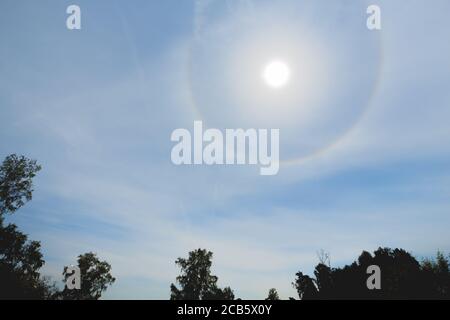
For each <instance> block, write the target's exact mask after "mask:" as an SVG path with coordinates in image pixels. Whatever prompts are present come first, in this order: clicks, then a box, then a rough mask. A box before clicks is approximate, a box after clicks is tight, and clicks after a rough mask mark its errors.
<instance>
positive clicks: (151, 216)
mask: <svg viewBox="0 0 450 320" xmlns="http://www.w3.org/2000/svg"><path fill="white" fill-rule="evenodd" d="M74 3H76V4H78V5H79V6H80V7H81V10H82V30H79V31H69V30H67V29H66V27H65V20H66V17H67V14H66V13H65V11H66V8H67V6H68V5H70V4H74ZM372 3H376V4H379V5H380V7H381V10H382V30H380V31H368V30H367V28H366V17H367V15H366V12H365V10H366V8H367V6H368V5H369V4H372ZM448 12H450V3H449V2H448V1H445V0H436V1H433V2H432V3H430V2H429V1H417V0H416V1H395V3H394V2H393V1H371V2H364V1H360V2H358V4H356V3H350V2H349V1H333V2H332V3H330V1H287V0H285V1H267V0H266V1H251V0H247V1H244V0H242V1H214V0H209V1H193V0H192V1H138V0H135V1H119V0H116V1H56V0H55V1H39V2H38V1H18V0H14V1H8V0H6V1H5V0H3V1H2V4H1V5H0V35H1V39H2V40H1V42H0V119H1V123H2V125H1V126H0V156H1V157H2V158H3V157H4V156H6V155H8V154H10V153H18V154H24V155H26V156H28V157H31V158H34V159H37V160H38V161H39V163H41V164H42V166H43V170H42V171H41V172H40V174H39V175H38V177H37V178H36V180H35V193H34V198H33V201H32V202H30V203H28V204H27V206H25V207H24V208H23V209H21V210H20V211H19V212H18V213H17V214H16V215H14V216H13V217H11V219H10V220H11V221H13V222H15V223H17V224H18V225H19V227H20V228H21V229H22V230H24V231H25V232H27V233H28V234H29V235H30V238H31V239H35V240H40V241H41V242H42V246H43V252H44V255H45V259H46V261H47V263H46V265H45V267H44V268H43V273H44V274H47V275H51V276H53V277H54V278H55V280H58V281H59V279H60V278H61V277H60V274H61V272H62V269H63V266H64V265H68V264H71V263H74V262H75V260H76V256H77V255H78V254H80V253H84V252H87V251H94V252H97V253H98V255H99V256H100V257H101V258H104V259H106V260H108V261H109V262H110V263H111V264H112V266H113V274H114V276H116V277H117V282H116V283H115V284H114V285H113V287H112V288H111V289H110V290H109V291H108V292H107V293H106V295H105V298H138V299H140V298H149V299H152V298H153V299H166V298H168V297H169V294H170V293H169V285H170V283H171V282H173V281H174V280H175V277H176V275H177V274H178V269H177V268H176V266H175V264H174V261H175V259H176V258H177V257H180V256H186V254H187V252H188V251H189V250H192V249H195V248H198V247H203V248H208V249H210V250H212V251H213V252H214V267H213V269H214V273H216V274H217V275H218V276H219V279H220V284H221V285H229V286H231V287H232V288H233V289H234V290H235V294H236V296H238V297H241V298H255V299H259V298H264V297H265V296H266V295H267V292H268V290H269V289H270V288H272V287H275V288H277V289H278V290H279V293H280V295H281V297H283V298H287V297H289V296H296V294H295V291H294V289H293V288H292V287H291V285H290V284H291V282H292V281H293V279H294V277H295V273H296V272H297V271H298V270H302V271H306V272H308V273H310V272H312V269H313V267H314V265H315V264H316V263H317V252H318V251H319V250H320V249H324V250H325V251H328V252H330V254H331V263H332V265H333V266H340V265H342V264H344V263H348V262H350V261H352V260H353V259H355V258H356V257H357V255H358V254H359V253H360V252H361V251H362V250H374V249H376V248H377V247H379V246H390V247H402V248H404V249H407V250H409V251H411V252H412V253H413V254H415V255H416V256H417V257H419V258H420V257H424V256H431V255H434V254H435V252H436V251H437V250H438V249H440V250H443V251H446V252H449V251H450V234H449V232H448V229H449V226H450V216H449V209H450V161H449V160H450V148H449V146H450V126H449V120H450V91H449V90H448V88H449V84H450V42H449V41H447V40H446V39H448V35H449V32H450V30H449V29H450V26H449V24H448V18H447V16H446V13H448ZM447 15H448V14H447ZM275 56H277V57H280V56H281V57H283V58H285V59H286V61H287V62H288V63H289V64H290V65H291V67H292V70H293V71H295V72H294V73H293V79H292V81H291V83H290V86H289V87H288V88H286V90H285V91H284V92H283V91H281V92H279V93H276V94H275V93H273V92H271V91H270V89H269V88H265V87H264V85H262V84H261V83H260V82H258V81H259V80H260V79H259V76H260V75H259V74H258V72H257V71H258V70H259V69H258V68H259V67H260V65H259V63H260V62H261V63H264V61H266V60H267V61H270V59H271V58H273V57H275ZM194 120H203V121H205V123H207V124H208V126H210V127H217V128H237V127H241V126H242V127H258V128H279V129H280V137H281V146H280V147H281V150H280V155H281V158H282V163H281V167H280V172H279V174H278V175H276V176H272V177H267V176H260V175H259V169H258V168H256V167H255V166H239V167H237V166H223V167H220V166H215V167H209V166H195V167H194V166H179V167H177V166H174V165H173V164H172V163H171V161H170V151H171V148H172V146H173V143H172V142H171V141H170V134H171V132H172V131H173V130H174V129H176V128H188V129H190V130H191V129H192V125H193V121H194Z"/></svg>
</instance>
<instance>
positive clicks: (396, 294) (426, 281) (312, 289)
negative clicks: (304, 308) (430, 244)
mask: <svg viewBox="0 0 450 320" xmlns="http://www.w3.org/2000/svg"><path fill="white" fill-rule="evenodd" d="M371 265H377V266H378V267H379V268H380V270H381V288H380V290H368V288H367V284H366V281H367V278H368V277H369V275H368V274H367V268H368V267H369V266H371ZM296 276H297V278H296V279H295V282H294V283H293V286H294V287H295V288H296V289H297V292H298V295H299V297H300V299H305V300H308V299H450V270H449V259H448V258H446V257H445V256H444V255H443V254H442V253H440V252H438V254H437V257H436V259H435V260H429V259H427V260H424V261H422V262H418V261H417V260H416V259H415V258H414V257H413V256H412V255H411V254H410V253H408V252H406V251H405V250H403V249H390V248H379V249H378V250H376V251H375V252H374V253H373V254H370V253H369V252H366V251H363V252H362V253H361V255H360V256H359V258H358V259H357V261H355V262H353V263H352V264H351V265H347V266H344V267H343V268H331V267H330V266H329V265H326V264H324V263H319V264H318V265H317V266H316V268H315V270H314V277H312V278H311V277H309V276H308V275H305V274H303V273H302V272H298V273H297V274H296Z"/></svg>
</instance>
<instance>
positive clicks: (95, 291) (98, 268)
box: [61, 252, 116, 300]
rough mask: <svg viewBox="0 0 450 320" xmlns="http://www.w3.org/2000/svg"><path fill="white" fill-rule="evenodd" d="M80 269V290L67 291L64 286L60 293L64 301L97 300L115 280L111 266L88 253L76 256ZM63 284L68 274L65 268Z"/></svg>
mask: <svg viewBox="0 0 450 320" xmlns="http://www.w3.org/2000/svg"><path fill="white" fill-rule="evenodd" d="M78 267H79V268H80V273H81V274H80V276H81V288H80V289H79V290H77V289H72V290H69V289H68V288H67V286H65V288H64V290H63V291H62V293H61V296H62V299H64V300H98V299H100V297H101V296H102V293H103V292H104V291H105V290H106V289H107V288H108V286H110V285H112V284H113V283H114V281H116V279H115V278H114V277H113V276H112V275H111V265H110V264H109V263H108V262H106V261H100V260H99V259H98V257H97V255H96V254H95V253H92V252H89V253H85V254H82V255H80V256H78ZM63 276H64V283H66V282H67V278H68V277H69V276H70V274H68V273H67V267H64V271H63Z"/></svg>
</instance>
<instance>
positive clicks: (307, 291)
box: [292, 272, 318, 300]
mask: <svg viewBox="0 0 450 320" xmlns="http://www.w3.org/2000/svg"><path fill="white" fill-rule="evenodd" d="M296 276H297V279H296V280H295V282H293V283H292V285H293V286H294V288H295V289H297V292H298V296H299V298H300V299H302V300H309V299H315V298H317V293H318V291H317V288H316V286H315V284H314V281H313V279H311V278H310V277H309V276H307V275H304V274H303V273H302V272H297V274H296Z"/></svg>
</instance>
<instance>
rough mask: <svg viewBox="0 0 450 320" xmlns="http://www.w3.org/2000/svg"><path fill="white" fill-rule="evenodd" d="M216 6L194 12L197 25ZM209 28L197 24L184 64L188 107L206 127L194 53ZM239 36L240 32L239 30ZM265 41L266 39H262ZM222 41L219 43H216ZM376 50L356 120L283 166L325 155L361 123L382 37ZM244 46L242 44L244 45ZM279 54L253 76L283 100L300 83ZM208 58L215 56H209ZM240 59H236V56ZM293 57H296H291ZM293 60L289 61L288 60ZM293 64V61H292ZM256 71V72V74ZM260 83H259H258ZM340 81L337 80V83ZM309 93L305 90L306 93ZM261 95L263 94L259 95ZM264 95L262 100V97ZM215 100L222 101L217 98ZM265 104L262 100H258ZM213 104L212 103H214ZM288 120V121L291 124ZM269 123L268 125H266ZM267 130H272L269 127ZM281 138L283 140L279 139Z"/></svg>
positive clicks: (284, 161)
mask: <svg viewBox="0 0 450 320" xmlns="http://www.w3.org/2000/svg"><path fill="white" fill-rule="evenodd" d="M212 3H215V2H214V1H212V2H210V3H209V5H207V6H203V7H201V8H198V10H197V11H196V12H197V17H196V22H200V21H202V22H203V23H204V21H205V20H206V19H204V15H207V14H208V13H207V10H208V9H209V6H210V5H211V4H212ZM227 27H229V26H221V28H218V30H224V29H225V30H226V29H227ZM211 29H212V28H211V26H206V25H205V24H197V25H195V36H194V37H193V38H192V41H191V43H190V45H189V50H188V57H187V64H186V72H187V77H186V79H187V83H186V84H187V93H188V94H189V97H190V101H189V102H190V105H191V108H192V110H193V111H194V113H195V116H196V119H199V120H202V121H203V122H204V123H206V124H207V125H208V123H209V122H211V123H213V124H214V121H210V120H212V119H209V116H210V115H211V114H210V115H209V116H208V115H207V114H205V110H207V109H205V106H207V105H205V103H204V101H203V100H202V99H201V97H202V95H203V94H205V92H208V90H205V88H204V86H200V89H199V86H198V85H199V83H198V79H197V78H196V77H197V74H198V72H197V71H198V65H199V64H200V65H201V64H202V63H203V60H202V59H203V57H201V56H200V57H199V56H198V54H197V52H196V46H197V45H198V43H205V42H207V41H205V39H204V38H203V36H204V34H211ZM239 33H240V30H239ZM264 37H265V35H264ZM219 40H221V39H219ZM375 41H376V43H377V44H376V46H375V48H376V50H377V52H378V53H377V54H378V56H379V59H378V62H377V65H376V68H375V69H374V76H373V83H372V85H371V88H370V89H369V91H368V93H367V95H366V98H365V101H361V103H360V104H359V105H360V106H359V107H358V108H359V110H360V111H359V112H358V114H357V115H356V118H355V119H354V120H353V121H352V122H351V123H349V124H348V125H347V126H346V127H345V128H344V129H343V130H341V131H340V132H338V133H337V134H336V135H335V136H334V137H332V138H331V139H329V141H327V142H325V143H322V144H321V145H317V146H315V147H314V148H312V149H311V151H308V152H307V153H305V154H301V155H297V156H295V155H293V156H289V157H284V158H281V159H280V161H281V163H282V164H285V165H295V164H300V163H302V162H303V161H305V160H307V159H311V158H314V157H315V156H317V155H319V154H322V153H324V152H326V151H327V150H329V149H330V148H332V147H333V146H335V145H337V144H339V142H340V141H342V140H343V139H344V138H345V137H346V136H347V135H348V134H349V132H351V131H352V130H353V129H354V128H355V127H356V126H357V124H358V123H359V122H360V121H361V119H362V118H363V117H364V116H365V114H366V113H367V110H368V108H369V106H370V105H371V102H372V99H373V97H374V95H375V93H376V91H377V88H378V84H379V82H380V75H381V70H382V66H383V59H382V58H383V48H382V38H381V35H380V36H378V37H376V40H375ZM243 43H244V44H245V42H243ZM267 47H271V45H270V43H268V44H267ZM273 47H275V45H273ZM261 51H263V50H261V47H260V48H258V50H257V51H256V55H259V54H260V53H261ZM207 53H208V54H211V52H207ZM278 53H281V57H280V58H278V57H274V55H270V54H268V55H267V56H266V57H265V60H263V61H259V62H258V63H259V64H258V69H257V70H256V69H255V70H254V71H255V72H253V73H256V74H258V77H259V82H260V83H261V84H262V85H263V86H264V87H266V88H267V89H266V91H267V90H269V91H273V94H274V95H275V96H280V97H281V96H282V94H283V93H284V92H285V91H289V90H291V91H293V90H296V88H295V86H292V85H291V84H294V80H297V81H298V80H299V73H301V72H299V70H301V69H298V68H293V69H292V66H291V63H292V61H293V59H285V58H286V57H283V56H282V54H283V52H278ZM211 56H214V55H212V54H211ZM249 56H250V57H252V55H249ZM238 57H239V56H238ZM294 57H295V55H294ZM291 58H292V57H291ZM251 60H253V59H252V58H250V60H248V61H249V62H250V63H253V61H251ZM291 60H292V61H291ZM255 63H256V62H255ZM217 65H218V69H219V70H223V69H224V68H222V69H220V68H221V66H220V61H219V62H217ZM306 68H308V65H307V64H306ZM258 70H259V71H258ZM233 74H235V75H236V74H237V75H238V78H239V77H241V76H244V77H245V76H246V73H245V72H243V70H241V69H240V68H239V67H238V68H236V70H233ZM211 76H212V77H217V76H220V74H214V73H212V74H211ZM303 76H304V77H303V78H301V79H300V81H304V85H305V87H306V88H308V85H309V82H312V81H310V80H311V79H309V78H308V76H309V75H308V73H306V76H305V75H303ZM209 80H210V79H207V80H206V82H205V81H204V82H202V83H205V84H206V85H207V86H209V89H214V85H213V84H212V83H210V81H209ZM261 80H262V81H261ZM339 80H340V79H339ZM260 89H261V88H259V89H258V90H260ZM305 91H307V92H308V90H305ZM259 92H262V91H259ZM264 94H265V95H266V96H265V97H268V96H267V94H269V93H264ZM264 94H263V96H264ZM324 94H325V95H326V94H327V93H326V92H325V93H324ZM217 99H219V100H220V99H221V98H220V97H218V98H217ZM261 99H262V100H261V101H263V103H264V97H262V98H261ZM213 101H214V100H213ZM260 108H261V109H263V107H260ZM245 111H246V110H242V112H245ZM250 112H254V113H255V114H256V113H258V110H257V109H255V110H250ZM290 118H292V119H293V121H297V120H298V121H300V120H301V119H299V118H296V117H295V116H294V115H293V116H292V117H290ZM292 119H290V120H292ZM269 123H270V122H269ZM267 128H271V126H268V127H267ZM280 130H281V134H283V133H282V132H283V128H280ZM281 137H282V136H281Z"/></svg>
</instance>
